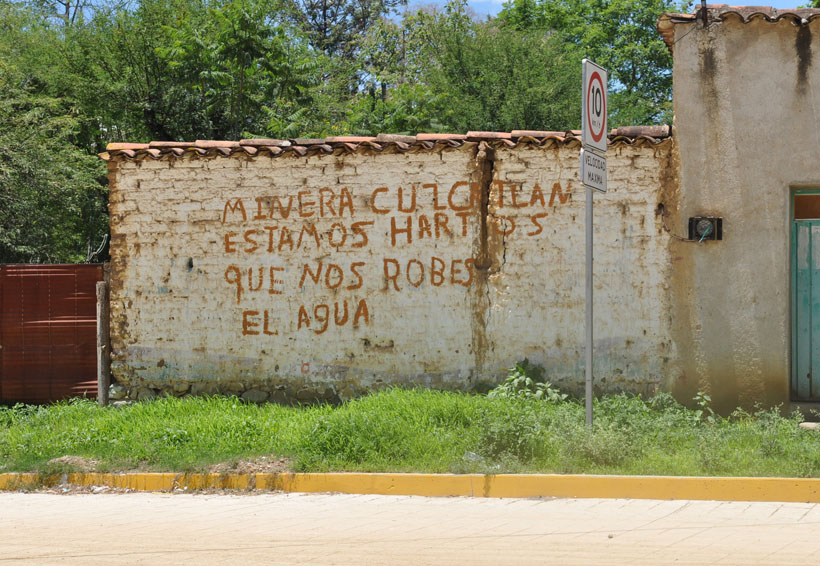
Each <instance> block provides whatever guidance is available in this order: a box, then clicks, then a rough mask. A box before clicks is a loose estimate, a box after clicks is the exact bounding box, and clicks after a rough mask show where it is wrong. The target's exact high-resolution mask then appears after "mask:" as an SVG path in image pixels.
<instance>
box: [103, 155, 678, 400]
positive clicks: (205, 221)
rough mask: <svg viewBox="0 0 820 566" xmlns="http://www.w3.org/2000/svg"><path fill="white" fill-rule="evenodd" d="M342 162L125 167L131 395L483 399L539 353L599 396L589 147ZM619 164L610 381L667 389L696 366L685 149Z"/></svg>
mask: <svg viewBox="0 0 820 566" xmlns="http://www.w3.org/2000/svg"><path fill="white" fill-rule="evenodd" d="M329 149H330V148H329V147H328V146H325V147H324V151H309V152H302V153H303V154H304V155H300V153H299V152H296V151H286V152H281V150H277V153H281V155H279V156H278V157H273V156H272V155H273V154H269V153H265V152H264V151H262V150H260V151H259V152H258V153H256V151H255V150H254V152H253V153H255V155H248V154H246V153H244V152H242V151H239V150H236V149H232V150H230V151H227V152H223V153H219V152H215V151H213V150H211V151H208V152H205V151H199V152H195V151H193V150H186V151H181V150H180V151H176V152H175V153H172V152H168V151H163V152H162V153H161V152H159V151H157V150H153V154H152V153H149V152H147V151H141V152H137V155H136V157H134V155H135V154H134V152H130V154H129V155H130V157H129V155H124V154H122V153H120V154H119V155H114V156H113V157H112V158H111V161H110V162H109V171H110V180H111V194H110V213H111V233H112V242H111V255H112V260H111V264H112V274H111V281H112V287H111V317H112V318H111V339H112V375H113V378H114V380H115V381H116V382H118V383H119V384H121V385H123V386H124V387H125V389H126V390H127V395H128V396H129V397H130V398H146V397H150V396H152V395H154V394H156V393H160V392H166V393H171V394H176V395H181V394H187V393H193V394H202V393H209V392H216V391H220V392H229V393H236V394H241V395H244V396H245V398H248V399H251V400H265V399H270V400H275V401H280V402H289V401H294V400H300V401H308V400H312V399H316V398H319V399H327V400H337V399H346V398H350V397H352V396H354V395H358V394H361V393H364V392H365V391H368V390H372V389H378V388H382V387H386V386H393V385H398V386H412V385H420V386H425V387H436V388H445V389H459V390H473V389H477V388H478V389H480V388H482V387H486V386H488V385H490V384H493V383H496V382H498V381H499V379H500V378H501V377H503V375H504V374H505V371H506V369H507V368H509V367H510V366H511V365H513V364H514V363H515V362H516V361H519V360H521V359H523V358H525V357H527V358H529V359H530V360H531V361H533V362H536V363H540V364H543V365H544V366H545V367H546V368H547V373H548V375H549V377H550V379H551V380H552V381H553V382H556V383H559V384H560V385H562V386H564V387H569V388H573V389H577V390H580V389H581V388H582V386H583V376H584V368H583V358H584V291H583V288H584V287H583V283H584V190H583V188H582V187H581V186H580V185H579V183H578V180H577V179H578V151H579V144H578V142H577V140H575V141H569V142H566V141H565V142H557V141H556V142H548V143H541V144H538V143H529V144H528V143H518V144H513V143H506V144H504V143H496V142H492V141H489V142H480V143H475V142H464V143H461V144H449V145H448V144H445V143H438V144H435V146H433V144H428V146H425V147H421V148H420V147H418V146H417V145H416V146H412V147H410V148H409V149H408V147H407V146H403V147H401V146H398V145H396V144H392V145H389V146H387V147H386V148H384V149H383V150H382V151H370V150H368V149H367V148H364V147H359V148H358V149H356V150H355V151H348V150H345V149H344V148H343V147H342V148H340V147H339V146H338V145H336V146H334V149H332V151H331V152H328V150H329ZM224 153H231V155H224ZM608 157H609V171H610V176H609V187H610V190H609V193H607V194H606V195H598V196H597V198H596V200H595V213H596V224H595V237H596V247H595V250H596V252H595V253H596V268H595V269H596V279H595V292H596V299H595V301H596V303H595V304H596V326H595V332H596V359H595V364H596V381H597V383H598V386H599V388H600V389H601V390H621V389H628V390H633V391H643V392H652V391H655V390H656V389H658V388H659V387H660V388H668V387H669V386H670V384H669V383H667V382H666V381H664V380H668V379H671V378H672V377H673V376H676V375H679V373H680V372H679V370H678V369H676V367H675V360H676V359H677V355H678V353H677V352H676V347H675V345H674V343H673V340H672V325H671V321H670V317H669V313H670V308H671V305H670V304H669V299H668V298H667V297H668V293H667V289H668V288H669V285H668V283H667V282H666V270H667V268H668V267H667V266H668V265H669V263H670V262H669V259H668V258H669V245H670V239H669V237H668V234H667V233H666V232H665V231H664V229H663V225H662V224H663V223H662V220H661V216H659V215H658V206H657V205H658V203H659V202H660V201H661V200H662V199H663V198H666V199H667V201H673V200H674V199H675V198H676V196H675V195H676V192H675V191H674V184H675V181H674V179H673V176H670V174H669V168H670V160H671V159H673V157H674V155H673V144H672V142H671V140H668V139H667V140H665V141H663V142H661V143H659V144H658V143H649V142H646V143H636V144H631V143H618V144H615V145H614V146H613V147H612V148H611V149H610V151H609V155H608ZM669 191H672V192H671V193H670V194H669V195H667V196H666V197H664V194H666V193H669ZM670 195H671V196H670Z"/></svg>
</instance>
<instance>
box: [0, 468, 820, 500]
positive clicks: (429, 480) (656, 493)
mask: <svg viewBox="0 0 820 566" xmlns="http://www.w3.org/2000/svg"><path fill="white" fill-rule="evenodd" d="M59 483H70V484H74V485H80V486H92V485H93V486H108V487H114V488H122V489H132V490H135V491H174V490H180V489H181V490H188V491H191V490H198V489H237V490H252V489H256V490H268V491H285V492H297V493H323V492H338V493H352V494H377V495H421V496H428V497H430V496H433V497H447V496H463V497H580V498H584V497H600V498H630V499H694V500H715V501H781V502H804V503H820V479H813V478H811V479H802V478H729V477H717V478H715V477H674V476H673V477H664V476H594V475H553V474H544V475H542V474H532V475H513V474H498V475H480V474H464V475H455V474H390V473H327V474H292V473H280V474H173V473H134V474H98V473H78V474H64V475H48V476H41V475H39V474H31V473H6V474H0V490H20V489H32V488H37V487H43V486H46V487H48V486H54V485H57V484H59Z"/></svg>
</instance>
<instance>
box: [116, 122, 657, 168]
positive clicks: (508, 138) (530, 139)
mask: <svg viewBox="0 0 820 566" xmlns="http://www.w3.org/2000/svg"><path fill="white" fill-rule="evenodd" d="M671 135H672V133H671V128H670V127H669V126H627V127H622V128H615V129H613V130H611V131H610V132H609V143H610V145H619V144H628V145H636V144H640V143H648V144H652V145H657V144H659V143H661V142H662V141H663V140H665V139H667V138H669V137H671ZM580 141H581V131H580V130H564V131H552V130H513V131H512V132H467V133H466V134H449V133H429V134H425V133H420V134H417V135H415V136H408V135H403V134H379V135H377V136H331V137H327V138H293V139H290V140H280V139H267V138H258V139H242V140H239V141H228V140H197V141H194V142H176V141H154V142H150V143H110V144H108V146H107V147H106V151H105V153H101V154H100V157H102V158H103V159H105V160H109V159H114V158H120V157H124V158H128V159H143V158H145V157H151V158H153V159H162V158H164V157H166V156H168V157H171V156H175V157H180V156H183V155H185V154H190V155H198V156H207V155H225V156H228V155H247V156H256V155H264V154H267V155H270V156H271V157H277V156H280V155H285V154H294V155H297V156H300V157H304V156H307V155H317V154H325V155H327V154H332V153H334V152H340V153H352V152H357V151H360V150H361V151H376V152H380V151H385V150H386V149H388V148H390V149H394V150H396V151H400V152H408V151H430V150H433V149H435V148H437V147H438V148H439V149H449V148H457V147H461V146H463V145H465V144H474V143H481V142H484V143H491V144H499V145H501V146H506V147H510V148H512V147H517V146H518V145H520V144H530V145H539V146H544V145H554V144H559V145H569V144H580Z"/></svg>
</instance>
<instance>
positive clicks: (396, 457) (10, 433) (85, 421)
mask: <svg viewBox="0 0 820 566" xmlns="http://www.w3.org/2000/svg"><path fill="white" fill-rule="evenodd" d="M542 389H543V388H542ZM543 390H544V391H546V390H545V389H543ZM800 420H801V419H800V417H799V415H797V414H795V415H791V416H788V417H784V416H781V415H780V413H779V412H778V410H776V409H772V410H758V411H754V412H752V413H748V412H744V411H736V412H735V413H733V414H732V415H731V416H729V417H725V418H724V417H720V416H717V415H712V414H709V413H708V412H705V411H704V410H703V408H702V407H699V408H696V409H688V408H686V407H684V406H683V405H681V404H679V403H677V402H676V401H675V400H674V399H672V398H671V397H670V396H669V395H665V394H661V395H658V396H656V397H653V398H650V399H642V398H640V397H637V396H631V395H625V394H622V395H610V396H604V397H602V398H601V399H598V400H596V402H595V426H594V428H593V429H592V430H590V429H588V428H587V427H586V426H585V424H584V408H583V405H582V403H580V402H579V401H577V400H573V399H564V398H562V397H561V396H558V397H556V396H554V395H551V394H549V395H542V396H539V397H535V396H519V395H515V394H513V395H509V396H504V395H496V396H493V397H488V396H483V395H468V394H462V393H452V392H440V391H429V390H401V389H394V390H390V391H384V392H380V393H375V394H373V395H370V396H367V397H364V398H361V399H356V400H353V401H350V402H348V403H345V404H343V405H340V406H329V405H316V406H307V407H283V406H279V405H272V404H267V405H254V404H249V403H245V402H243V401H241V400H239V399H237V398H235V397H198V398H196V397H191V398H183V399H176V398H162V399H157V400H154V401H150V402H145V403H139V404H134V405H131V406H127V407H120V408H113V407H111V408H105V409H101V408H99V407H98V406H96V404H94V403H93V402H92V401H88V400H73V401H68V402H63V403H56V404H53V405H49V406H41V407H33V406H24V405H17V406H15V407H11V408H8V407H6V408H0V462H2V463H3V471H47V470H49V469H50V468H52V467H53V464H49V462H53V461H59V462H69V464H61V470H63V469H67V467H70V462H71V461H72V460H71V458H64V457H66V456H70V457H77V458H80V459H83V461H94V462H96V466H97V469H98V470H99V471H124V470H133V469H139V470H146V471H175V472H193V471H207V470H208V469H209V468H210V467H211V466H214V465H216V464H218V463H220V462H229V461H237V460H246V459H253V458H259V457H262V456H275V457H277V458H286V459H287V461H288V462H291V463H292V464H291V466H292V469H294V470H295V471H384V472H388V471H397V472H410V471H417V472H455V473H466V472H476V473H502V472H508V473H518V472H539V473H596V474H598V473H605V474H652V475H721V476H791V477H820V435H819V434H818V433H816V432H813V431H807V430H803V429H800V428H799V427H798V426H797V425H798V423H799V422H800ZM60 458H62V460H55V459H60Z"/></svg>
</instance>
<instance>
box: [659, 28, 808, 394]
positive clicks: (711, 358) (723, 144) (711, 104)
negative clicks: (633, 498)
mask: <svg viewBox="0 0 820 566" xmlns="http://www.w3.org/2000/svg"><path fill="white" fill-rule="evenodd" d="M798 21H799V20H798ZM675 38H676V40H677V43H675V45H674V90H675V126H676V141H677V147H678V149H679V155H680V200H679V203H678V206H677V207H674V208H670V209H669V210H670V213H671V214H670V219H669V223H670V227H671V228H672V229H673V231H675V232H677V233H680V234H683V233H684V231H685V228H686V224H685V223H686V220H687V218H688V217H689V216H696V215H713V216H722V217H724V218H725V221H724V239H723V241H722V242H708V243H704V244H703V245H697V246H694V245H691V244H688V243H678V242H675V243H673V245H672V249H673V251H672V257H673V259H674V263H673V266H674V267H673V270H672V273H671V277H672V279H673V280H674V282H675V284H674V287H673V289H672V290H673V296H672V304H673V305H675V309H674V311H673V313H674V320H675V331H674V332H675V339H676V340H677V341H678V342H679V343H681V344H686V347H685V348H681V349H680V353H681V364H682V367H683V372H682V374H681V376H680V378H679V379H678V380H677V381H676V382H675V383H674V387H673V391H674V392H676V393H677V394H678V395H679V396H680V397H682V398H687V397H691V396H692V394H694V392H696V391H698V390H702V391H708V392H711V394H712V397H713V398H714V400H715V402H716V404H717V405H718V406H721V407H725V408H731V407H735V406H737V405H744V406H747V407H749V406H753V405H754V404H755V403H758V402H759V403H762V404H764V405H773V404H777V403H784V402H787V401H788V399H789V364H790V362H789V358H790V322H789V320H790V309H789V245H790V243H789V240H790V236H789V220H790V216H789V215H790V209H789V198H790V191H791V190H792V189H794V188H798V187H816V186H820V167H818V164H817V163H818V162H817V148H818V147H820V144H819V143H818V142H820V128H818V119H817V111H818V108H820V90H818V89H817V87H816V85H818V84H820V65H817V64H816V63H815V62H814V61H813V59H814V54H816V53H817V52H818V41H819V40H820V22H812V23H810V24H808V25H794V24H793V23H792V20H791V19H784V20H781V21H780V22H778V23H771V22H766V21H765V20H764V19H763V18H762V17H758V18H756V19H753V20H752V21H750V22H748V23H742V22H741V20H740V17H739V16H736V15H729V16H727V19H726V21H720V20H718V19H713V21H711V22H710V24H709V27H708V29H705V30H704V29H703V23H702V22H700V21H699V22H696V23H692V24H684V25H676V26H675Z"/></svg>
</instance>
